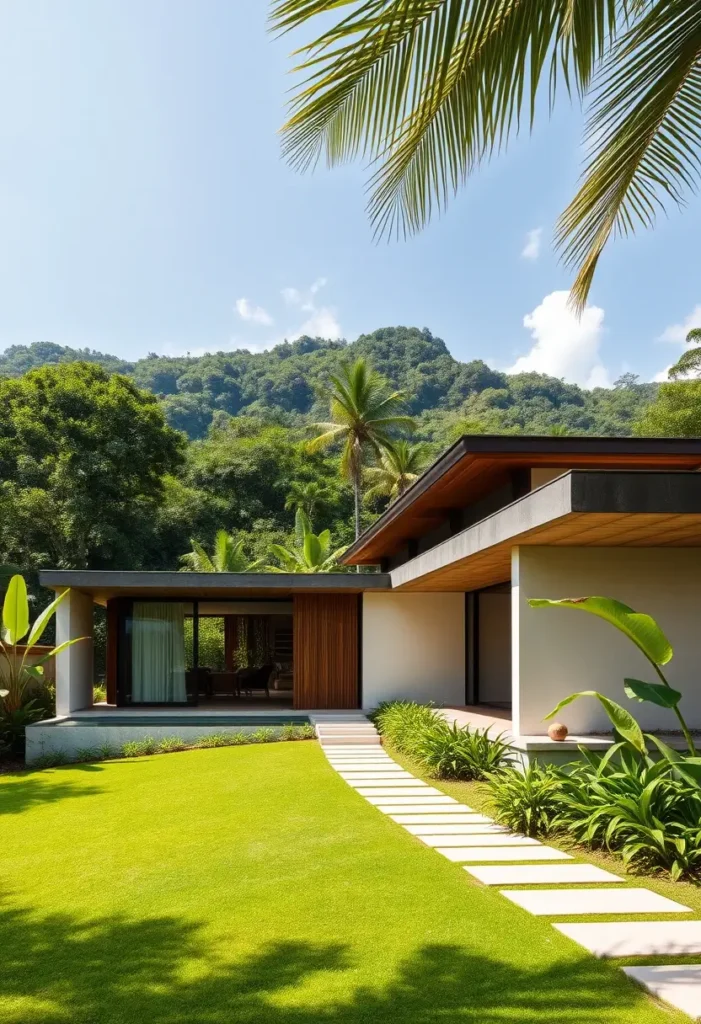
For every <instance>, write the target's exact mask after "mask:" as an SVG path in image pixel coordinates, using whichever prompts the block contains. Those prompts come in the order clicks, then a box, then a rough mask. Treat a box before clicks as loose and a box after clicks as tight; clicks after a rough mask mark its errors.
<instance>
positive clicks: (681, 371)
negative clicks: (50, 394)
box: [669, 327, 701, 380]
mask: <svg viewBox="0 0 701 1024" xmlns="http://www.w3.org/2000/svg"><path fill="white" fill-rule="evenodd" d="M686 340H687V343H688V344H689V345H693V344H694V343H696V348H692V349H690V350H689V351H688V352H685V353H684V354H683V355H682V356H681V357H680V358H679V359H678V361H677V362H676V363H675V364H674V366H671V367H670V368H669V376H670V378H671V379H672V380H678V379H679V377H688V376H689V374H694V375H696V376H698V374H699V371H700V370H701V327H692V328H691V330H690V331H689V333H688V334H687V336H686Z"/></svg>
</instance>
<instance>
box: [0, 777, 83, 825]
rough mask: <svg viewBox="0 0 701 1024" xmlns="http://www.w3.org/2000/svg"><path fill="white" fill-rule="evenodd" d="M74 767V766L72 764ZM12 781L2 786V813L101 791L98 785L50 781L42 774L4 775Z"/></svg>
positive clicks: (14, 811)
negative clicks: (42, 776) (44, 778)
mask: <svg viewBox="0 0 701 1024" xmlns="http://www.w3.org/2000/svg"><path fill="white" fill-rule="evenodd" d="M71 767H74V766H71ZM3 778H5V779H12V782H9V783H7V784H4V783H3V785H1V786H0V815H2V814H20V813H21V812H22V811H26V810H27V809H28V808H30V807H35V806H36V805H38V804H53V803H56V802H57V801H59V800H65V799H66V798H67V797H74V796H94V795H95V794H96V793H100V792H101V790H100V788H99V787H98V786H86V785H85V784H84V783H75V782H69V781H66V782H54V781H51V782H49V781H48V780H42V778H41V775H40V774H38V773H37V774H35V775H28V774H23V775H21V776H11V775H5V776H3Z"/></svg>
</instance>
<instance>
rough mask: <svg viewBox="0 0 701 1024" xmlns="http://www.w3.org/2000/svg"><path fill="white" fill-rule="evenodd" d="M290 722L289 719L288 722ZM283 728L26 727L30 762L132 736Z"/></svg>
mask: <svg viewBox="0 0 701 1024" xmlns="http://www.w3.org/2000/svg"><path fill="white" fill-rule="evenodd" d="M286 724H287V723H286ZM289 724H292V725H306V724H308V719H304V718H299V719H293V720H290V723H289ZM263 728H271V729H280V728H281V724H280V723H279V722H275V721H269V722H260V721H257V722H256V723H254V724H250V725H226V724H225V723H222V724H221V725H197V724H194V723H193V724H192V725H177V724H176V725H122V724H120V725H83V724H81V723H80V722H76V721H72V722H55V721H51V722H37V724H36V725H30V726H28V727H27V729H26V730H25V735H26V753H25V760H26V762H27V764H31V763H32V761H36V760H38V759H39V758H41V757H44V756H46V755H47V754H55V753H61V754H65V755H66V756H67V757H68V758H71V757H75V755H76V754H77V753H78V752H79V751H86V750H98V749H100V748H102V747H110V748H111V749H113V750H114V751H118V750H120V749H121V747H123V746H124V744H125V743H130V742H131V741H132V740H146V739H153V740H156V742H158V741H159V740H163V739H168V738H171V737H178V738H179V739H182V740H183V742H185V743H188V744H190V743H194V742H195V741H196V740H198V739H200V737H202V736H213V735H217V734H221V733H235V732H242V733H252V732H257V731H258V730H259V729H263Z"/></svg>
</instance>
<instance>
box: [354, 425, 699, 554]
mask: <svg viewBox="0 0 701 1024" xmlns="http://www.w3.org/2000/svg"><path fill="white" fill-rule="evenodd" d="M466 455H515V456H520V455H556V456H558V458H560V457H562V458H566V457H567V456H568V455H698V457H699V463H700V464H701V438H678V437H557V436H552V437H550V436H548V435H544V436H537V435H529V436H526V437H523V436H520V437H514V436H513V435H507V436H505V435H503V434H475V435H463V437H461V438H459V439H458V440H457V441H455V443H454V444H452V445H451V446H450V448H448V449H447V450H446V451H445V452H444V453H443V455H440V456H439V457H438V459H436V461H435V462H434V463H433V465H432V466H429V468H428V469H427V470H426V472H425V473H424V474H423V475H422V476H420V477H419V479H418V480H416V481H415V482H414V483H413V484H412V485H411V487H409V488H407V490H406V491H405V492H404V494H403V495H402V496H401V498H397V500H396V501H394V502H393V503H392V504H391V505H390V506H389V508H388V509H387V510H386V511H385V512H383V514H382V515H381V516H380V518H379V519H377V520H376V521H375V522H374V523H373V524H372V526H369V527H368V529H367V530H365V531H364V532H363V533H361V535H360V537H358V539H357V540H356V541H354V543H353V544H351V545H350V547H349V548H348V549H347V550H346V552H345V554H344V556H343V558H342V561H343V562H344V564H346V565H352V564H353V558H354V557H355V555H356V554H357V552H358V551H360V550H361V549H362V548H363V547H364V546H365V545H366V544H367V542H368V541H369V540H371V539H372V538H373V537H375V536H376V535H377V534H378V533H380V532H381V531H382V530H384V528H385V527H386V526H388V525H389V524H390V523H392V522H394V520H395V519H398V518H399V517H400V516H401V515H402V514H403V513H404V512H405V511H406V510H407V509H408V508H409V507H410V506H411V505H412V504H413V503H414V502H415V501H416V500H417V498H420V497H421V495H423V494H425V492H426V491H428V490H429V489H430V488H431V487H433V485H434V484H436V483H437V482H438V481H439V480H440V478H441V477H442V476H444V475H445V474H446V473H447V472H448V471H449V470H450V469H452V468H453V466H455V465H456V463H458V462H460V460H461V459H462V458H464V457H465V456H466Z"/></svg>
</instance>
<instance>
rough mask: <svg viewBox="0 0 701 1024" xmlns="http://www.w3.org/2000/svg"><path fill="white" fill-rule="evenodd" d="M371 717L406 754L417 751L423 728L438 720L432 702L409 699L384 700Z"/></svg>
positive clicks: (380, 729)
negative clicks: (425, 702) (423, 702)
mask: <svg viewBox="0 0 701 1024" xmlns="http://www.w3.org/2000/svg"><path fill="white" fill-rule="evenodd" d="M371 717H372V720H373V722H374V723H375V726H376V727H377V730H378V732H380V733H381V734H382V736H385V737H386V738H387V740H388V741H389V742H390V743H391V744H392V746H393V747H396V749H397V750H399V751H400V752H402V753H405V754H415V753H416V749H415V748H416V743H417V739H418V737H419V734H420V732H421V730H422V729H425V728H430V726H431V725H432V724H434V723H435V722H436V721H437V719H436V715H435V713H434V710H433V705H432V704H415V703H414V702H413V701H409V700H389V701H383V702H382V703H381V704H379V705H378V706H377V708H376V710H375V711H374V712H373V714H372V716H371Z"/></svg>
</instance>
